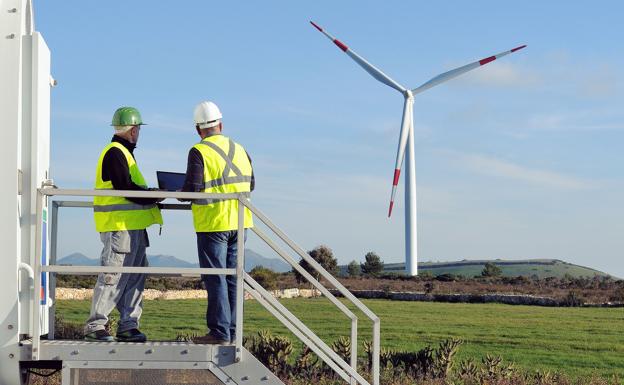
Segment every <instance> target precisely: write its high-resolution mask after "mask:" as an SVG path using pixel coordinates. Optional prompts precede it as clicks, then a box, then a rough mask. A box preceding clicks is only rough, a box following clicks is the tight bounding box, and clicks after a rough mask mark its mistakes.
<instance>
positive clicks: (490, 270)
mask: <svg viewBox="0 0 624 385" xmlns="http://www.w3.org/2000/svg"><path fill="white" fill-rule="evenodd" d="M502 274H503V270H501V268H500V267H498V266H496V265H495V264H494V263H492V262H487V263H486V264H485V267H483V271H481V276H482V277H500V276H501V275H502Z"/></svg>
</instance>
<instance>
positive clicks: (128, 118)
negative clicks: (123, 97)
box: [111, 107, 145, 126]
mask: <svg viewBox="0 0 624 385" xmlns="http://www.w3.org/2000/svg"><path fill="white" fill-rule="evenodd" d="M144 124H145V123H143V120H142V119H141V114H140V113H139V110H137V109H136V108H134V107H119V108H118V109H117V111H115V114H114V115H113V122H112V123H111V126H136V125H144Z"/></svg>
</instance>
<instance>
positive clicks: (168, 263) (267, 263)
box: [57, 249, 291, 273]
mask: <svg viewBox="0 0 624 385" xmlns="http://www.w3.org/2000/svg"><path fill="white" fill-rule="evenodd" d="M147 260H148V262H149V265H150V266H152V267H182V268H193V267H199V263H192V262H188V261H184V260H182V259H180V258H177V257H174V256H172V255H164V254H155V255H148V256H147ZM57 264H59V265H74V266H99V265H100V260H99V258H98V259H96V258H89V257H87V256H86V255H84V254H82V253H79V252H75V253H71V254H68V255H66V256H65V257H63V258H60V259H58V261H57ZM255 266H264V267H267V268H270V269H271V270H273V271H276V272H280V273H282V272H286V271H290V270H291V268H290V265H288V264H287V263H286V262H284V261H282V260H279V259H277V258H267V257H264V256H262V255H261V254H258V253H257V252H255V251H253V250H251V249H245V270H246V271H249V270H251V269H253V268H254V267H255Z"/></svg>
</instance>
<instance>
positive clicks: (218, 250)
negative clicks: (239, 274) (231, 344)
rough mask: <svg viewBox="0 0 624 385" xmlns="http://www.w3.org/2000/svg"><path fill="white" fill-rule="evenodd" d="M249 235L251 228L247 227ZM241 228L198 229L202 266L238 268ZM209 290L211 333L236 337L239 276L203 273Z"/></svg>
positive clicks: (208, 315) (208, 316)
mask: <svg viewBox="0 0 624 385" xmlns="http://www.w3.org/2000/svg"><path fill="white" fill-rule="evenodd" d="M245 238H247V230H245ZM237 241H238V232H237V231H236V230H232V231H218V232H210V233H197V253H198V256H199V266H200V267H202V268H227V269H235V268H236V254H237V251H238V244H237ZM202 281H203V282H204V287H205V288H206V291H207V292H208V308H207V310H206V324H207V325H208V329H209V332H208V334H210V335H211V336H213V337H215V338H218V339H221V340H227V341H232V340H234V338H236V276H235V275H202Z"/></svg>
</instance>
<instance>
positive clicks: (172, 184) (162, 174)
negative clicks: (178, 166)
mask: <svg viewBox="0 0 624 385" xmlns="http://www.w3.org/2000/svg"><path fill="white" fill-rule="evenodd" d="M156 178H157V179H158V188H159V189H160V190H165V191H179V190H181V189H182V186H183V185H184V179H186V174H185V173H183V172H168V171H156Z"/></svg>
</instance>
